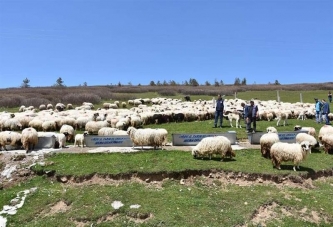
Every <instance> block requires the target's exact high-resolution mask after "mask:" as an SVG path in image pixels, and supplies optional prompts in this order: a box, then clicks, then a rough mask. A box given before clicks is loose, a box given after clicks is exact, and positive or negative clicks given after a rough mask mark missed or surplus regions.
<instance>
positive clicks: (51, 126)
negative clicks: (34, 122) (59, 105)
mask: <svg viewBox="0 0 333 227" xmlns="http://www.w3.org/2000/svg"><path fill="white" fill-rule="evenodd" d="M56 128H57V124H56V122H55V121H53V120H48V121H44V122H43V123H42V129H43V132H51V131H55V130H56Z"/></svg>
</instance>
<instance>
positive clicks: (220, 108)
mask: <svg viewBox="0 0 333 227" xmlns="http://www.w3.org/2000/svg"><path fill="white" fill-rule="evenodd" d="M215 109H216V111H222V112H223V110H224V104H223V99H218V100H216V108H215Z"/></svg>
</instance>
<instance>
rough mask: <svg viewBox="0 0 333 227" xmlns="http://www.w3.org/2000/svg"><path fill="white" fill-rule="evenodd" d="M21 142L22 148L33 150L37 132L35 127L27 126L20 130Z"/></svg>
mask: <svg viewBox="0 0 333 227" xmlns="http://www.w3.org/2000/svg"><path fill="white" fill-rule="evenodd" d="M21 134H22V137H21V142H22V145H23V148H24V150H26V152H27V153H29V150H30V151H31V150H34V149H35V146H36V145H37V143H38V132H37V130H36V129H34V128H32V127H29V128H25V129H23V130H22V133H21Z"/></svg>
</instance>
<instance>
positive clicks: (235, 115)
mask: <svg viewBox="0 0 333 227" xmlns="http://www.w3.org/2000/svg"><path fill="white" fill-rule="evenodd" d="M223 116H224V117H227V118H228V120H229V122H230V127H233V126H232V121H233V120H235V121H236V128H238V126H239V128H242V125H241V123H240V120H241V119H242V114H241V113H239V112H238V111H234V112H230V113H228V114H226V115H224V114H223Z"/></svg>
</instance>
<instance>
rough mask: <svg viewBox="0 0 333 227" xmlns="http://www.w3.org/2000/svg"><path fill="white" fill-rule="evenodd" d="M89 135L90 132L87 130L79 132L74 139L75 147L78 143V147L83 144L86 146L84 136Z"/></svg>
mask: <svg viewBox="0 0 333 227" xmlns="http://www.w3.org/2000/svg"><path fill="white" fill-rule="evenodd" d="M86 135H88V132H87V131H85V132H84V133H83V134H81V133H78V134H76V135H75V141H74V147H75V146H76V145H77V146H78V147H79V146H80V145H81V146H82V147H84V145H85V141H84V137H85V136H86Z"/></svg>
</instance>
